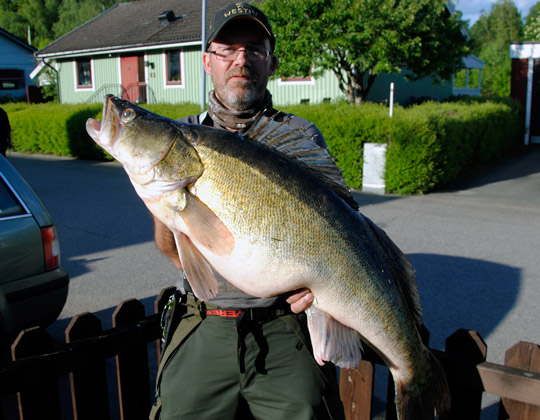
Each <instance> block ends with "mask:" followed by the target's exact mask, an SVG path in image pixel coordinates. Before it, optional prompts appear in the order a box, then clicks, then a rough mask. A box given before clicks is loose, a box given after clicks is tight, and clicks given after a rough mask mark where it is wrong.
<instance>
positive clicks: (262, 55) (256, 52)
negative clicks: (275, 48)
mask: <svg viewBox="0 0 540 420" xmlns="http://www.w3.org/2000/svg"><path fill="white" fill-rule="evenodd" d="M240 51H244V52H245V53H246V56H247V57H248V58H249V59H251V60H261V61H264V60H268V57H270V51H268V50H264V49H258V48H235V47H219V48H216V50H215V51H208V52H209V53H211V54H215V55H216V58H217V59H218V60H220V61H234V60H236V59H237V58H238V55H239V54H240Z"/></svg>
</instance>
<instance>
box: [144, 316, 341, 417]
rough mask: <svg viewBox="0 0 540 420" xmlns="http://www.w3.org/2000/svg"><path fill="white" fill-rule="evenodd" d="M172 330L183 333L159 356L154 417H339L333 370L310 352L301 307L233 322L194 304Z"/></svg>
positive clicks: (337, 392) (178, 333) (339, 411)
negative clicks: (298, 310)
mask: <svg viewBox="0 0 540 420" xmlns="http://www.w3.org/2000/svg"><path fill="white" fill-rule="evenodd" d="M203 317H204V315H203ZM186 321H187V322H186ZM174 334H175V335H179V336H181V337H182V339H181V342H180V343H178V342H176V343H175V340H174V339H173V340H172V342H171V344H170V346H173V347H175V348H174V349H172V348H168V349H167V351H166V353H165V356H164V357H165V359H164V360H163V361H162V363H163V366H161V368H160V373H159V377H158V386H157V391H158V403H157V406H159V407H157V406H155V407H154V410H153V413H154V418H156V419H159V418H161V419H163V420H172V419H174V420H176V419H178V420H206V419H208V420H249V419H257V420H278V419H283V420H308V419H332V420H343V419H344V418H345V417H344V412H343V405H342V403H341V400H340V398H339V388H338V384H337V379H336V369H335V367H334V366H333V365H331V364H326V365H325V366H322V367H321V366H319V365H318V364H317V362H316V361H315V359H314V358H313V356H312V352H311V349H310V344H311V343H310V341H309V335H308V333H307V327H306V319H305V315H304V314H301V315H284V316H280V317H277V318H274V319H271V320H268V321H264V322H255V321H250V322H245V323H244V322H241V323H239V324H238V325H237V322H235V319H234V318H222V317H217V316H207V317H205V319H201V316H200V314H197V311H196V310H195V313H194V314H193V315H192V316H190V317H188V318H186V320H183V321H181V322H180V325H179V326H178V328H177V329H176V332H175V333H174ZM176 341H178V340H176Z"/></svg>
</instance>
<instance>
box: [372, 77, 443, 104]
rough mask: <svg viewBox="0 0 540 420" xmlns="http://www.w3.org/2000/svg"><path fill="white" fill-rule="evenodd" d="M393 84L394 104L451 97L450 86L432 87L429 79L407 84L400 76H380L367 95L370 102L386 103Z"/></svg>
mask: <svg viewBox="0 0 540 420" xmlns="http://www.w3.org/2000/svg"><path fill="white" fill-rule="evenodd" d="M392 82H394V103H397V104H400V105H407V104H409V103H410V102H411V101H414V100H416V99H419V98H424V99H427V98H429V99H433V100H444V99H446V98H448V97H449V96H450V95H452V84H451V83H450V82H446V83H444V84H442V85H434V84H433V82H432V80H431V78H429V77H428V78H424V79H420V80H417V81H414V82H407V81H406V80H405V79H404V78H403V76H402V75H398V74H392V75H390V74H381V75H380V76H379V77H377V79H376V80H375V83H374V84H373V87H372V88H371V91H370V92H369V95H368V98H367V99H368V101H370V102H387V101H388V100H389V98H390V83H392Z"/></svg>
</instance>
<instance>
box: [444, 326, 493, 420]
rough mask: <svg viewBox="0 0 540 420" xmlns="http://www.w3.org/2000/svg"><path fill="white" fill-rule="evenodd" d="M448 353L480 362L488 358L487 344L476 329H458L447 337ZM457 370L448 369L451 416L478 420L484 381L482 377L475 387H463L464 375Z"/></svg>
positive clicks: (466, 419) (473, 361) (465, 419)
mask: <svg viewBox="0 0 540 420" xmlns="http://www.w3.org/2000/svg"><path fill="white" fill-rule="evenodd" d="M446 353H447V355H449V356H451V357H456V358H460V359H461V360H463V361H466V362H470V363H473V364H478V363H481V362H483V361H485V360H486V354H487V345H486V343H485V342H484V340H483V339H482V337H480V335H479V334H478V333H477V332H475V331H467V330H463V329H461V330H457V331H456V332H455V333H454V334H452V335H451V336H450V337H448V338H447V339H446ZM455 373H456V372H454V371H452V370H447V371H446V374H447V376H448V383H449V385H450V397H451V408H450V418H453V419H460V420H478V419H479V418H480V413H481V411H482V388H483V387H482V382H481V380H480V377H477V378H474V380H475V381H476V382H477V384H476V385H478V386H476V387H475V389H476V390H471V389H467V388H465V387H463V382H464V380H463V377H461V376H457V375H456V374H455Z"/></svg>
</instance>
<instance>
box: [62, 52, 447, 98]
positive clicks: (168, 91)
mask: <svg viewBox="0 0 540 420" xmlns="http://www.w3.org/2000/svg"><path fill="white" fill-rule="evenodd" d="M166 51H167V50H151V51H147V52H146V53H145V55H144V61H145V67H144V78H143V77H141V79H140V80H141V81H144V82H145V83H146V90H147V95H146V97H147V102H148V103H185V102H191V103H196V104H199V103H201V85H200V84H201V71H202V69H201V61H202V59H201V51H200V49H199V47H197V46H195V47H187V48H183V49H182V54H181V71H182V74H181V77H182V83H181V84H180V85H175V86H171V85H167V84H166V77H167V75H166V59H165V57H166ZM133 55H136V53H134V54H133ZM59 64H60V65H59V75H60V101H61V102H62V103H81V102H89V101H90V102H100V101H101V100H102V98H103V95H105V94H106V93H112V94H114V95H121V86H120V83H121V77H120V56H119V55H118V54H115V55H112V56H111V57H109V56H105V55H102V56H94V57H92V71H93V82H94V85H93V87H92V89H76V86H75V68H74V66H75V64H74V59H68V60H63V61H60V62H59ZM205 77H206V91H207V94H208V92H209V91H210V90H212V89H213V85H212V82H211V80H210V77H208V76H205ZM391 82H394V83H395V89H394V101H395V103H398V104H401V105H406V104H408V103H409V102H410V101H411V99H414V98H430V99H435V100H443V99H446V98H448V97H449V96H450V95H451V94H452V84H451V83H450V82H447V83H445V84H443V85H434V84H433V83H432V81H431V79H430V78H426V79H421V80H418V81H415V82H406V81H405V80H404V79H403V77H402V76H401V75H386V74H382V75H380V76H379V77H378V78H377V80H376V81H375V83H374V85H373V87H372V89H371V92H370V93H369V95H368V101H370V102H387V101H388V98H389V93H390V83H391ZM268 89H269V90H270V92H271V93H272V98H273V101H274V104H275V105H276V106H283V105H292V104H299V103H302V102H309V103H310V104H316V103H321V102H323V101H325V100H331V101H337V100H341V99H344V98H345V95H344V94H343V92H341V91H340V90H339V88H338V83H337V78H336V76H335V74H334V73H333V72H330V71H328V72H326V73H325V74H324V75H323V76H321V77H320V78H318V79H315V80H310V81H303V82H283V81H281V80H279V79H277V78H273V79H272V80H270V82H269V84H268ZM207 96H208V95H206V97H207ZM206 102H207V100H206Z"/></svg>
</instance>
